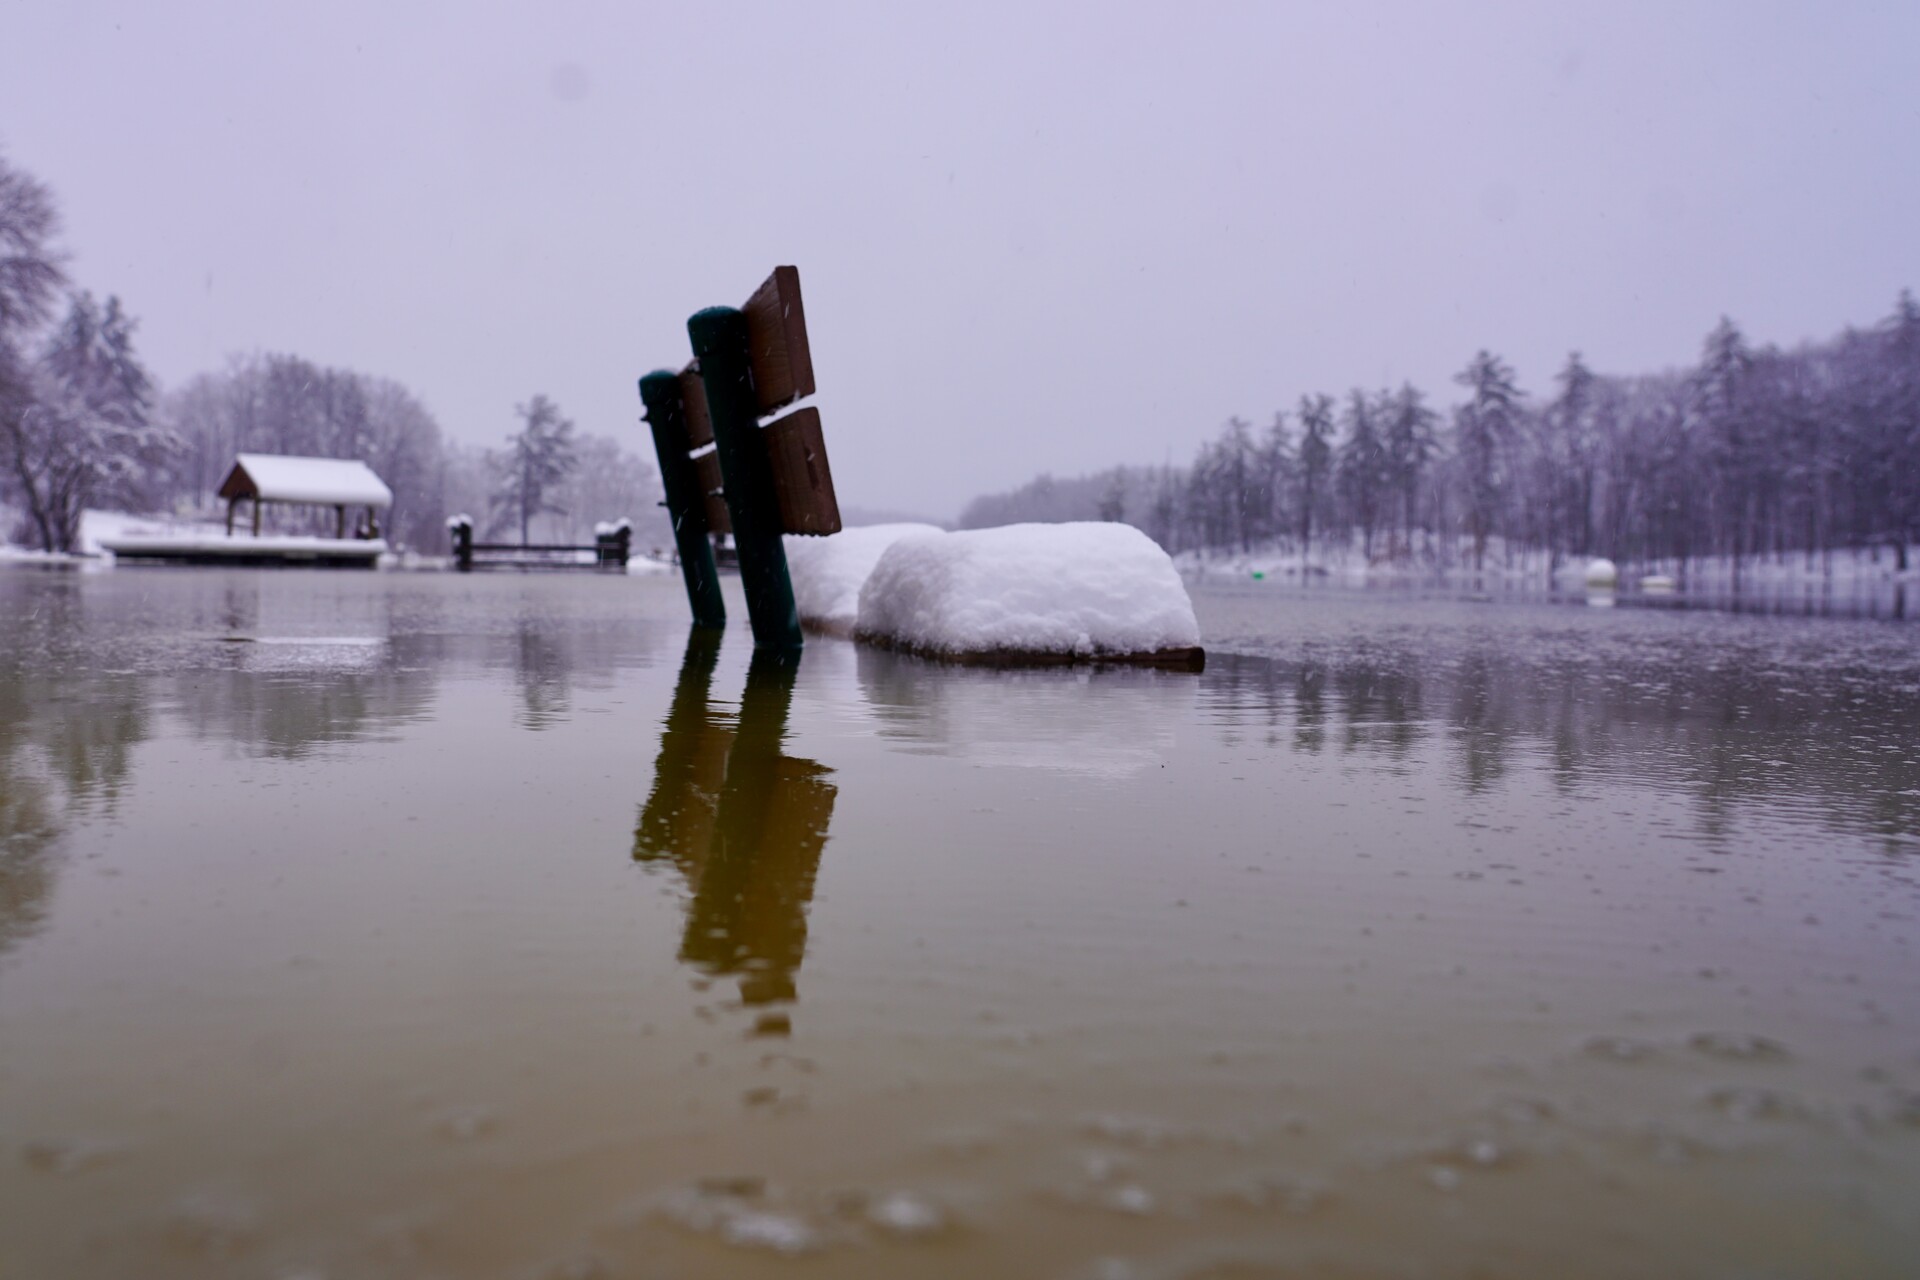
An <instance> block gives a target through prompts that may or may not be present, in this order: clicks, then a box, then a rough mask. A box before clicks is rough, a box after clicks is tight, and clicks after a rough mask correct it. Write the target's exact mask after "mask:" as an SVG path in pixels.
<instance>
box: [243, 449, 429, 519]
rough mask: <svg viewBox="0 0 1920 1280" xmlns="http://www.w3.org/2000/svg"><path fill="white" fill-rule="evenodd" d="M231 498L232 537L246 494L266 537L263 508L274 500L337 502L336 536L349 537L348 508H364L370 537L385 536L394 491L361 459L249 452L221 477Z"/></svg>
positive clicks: (312, 503)
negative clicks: (383, 523) (384, 518)
mask: <svg viewBox="0 0 1920 1280" xmlns="http://www.w3.org/2000/svg"><path fill="white" fill-rule="evenodd" d="M220 496H221V497H222V498H225V499H226V501H227V536H228V537H232V536H233V514H234V511H235V509H236V508H237V507H238V506H239V505H240V502H241V500H242V499H246V500H248V501H250V502H252V503H253V536H254V537H256V538H257V537H259V536H260V508H261V506H262V504H264V503H268V502H280V503H288V504H298V505H302V506H318V507H332V508H333V510H334V536H335V537H336V538H344V537H346V536H347V508H348V507H364V508H366V512H367V523H366V526H365V536H366V537H368V538H378V537H379V536H380V517H379V513H380V512H382V511H385V510H386V509H387V508H388V507H391V506H392V505H393V490H391V489H389V488H387V484H386V481H384V480H382V479H381V478H380V477H379V476H377V475H375V474H374V472H373V468H372V467H369V466H368V465H367V464H366V463H364V462H361V461H360V460H359V459H357V458H298V457H291V456H287V455H283V454H272V453H243V454H240V455H239V456H238V457H237V458H236V459H235V460H234V464H233V470H232V471H229V472H228V473H227V478H226V479H225V480H224V481H222V482H221V485H220Z"/></svg>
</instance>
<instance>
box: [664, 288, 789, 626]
mask: <svg viewBox="0 0 1920 1280" xmlns="http://www.w3.org/2000/svg"><path fill="white" fill-rule="evenodd" d="M687 334H688V336H689V337H691V338H692V339H693V354H694V358H695V359H697V360H698V361H699V362H700V380H701V382H702V383H703V384H705V386H706V389H707V410H708V412H709V413H710V414H711V415H712V417H713V440H714V444H715V445H716V446H718V450H719V454H720V474H721V476H722V478H723V479H724V480H725V482H726V495H727V511H728V514H730V515H731V516H732V517H733V543H734V546H735V547H736V548H737V549H738V551H739V553H740V583H741V585H742V586H743V587H745V588H746V592H747V615H748V617H749V618H750V619H751V620H752V622H753V645H754V647H755V648H756V649H798V648H799V647H800V645H801V636H800V613H799V610H797V609H796V608H795V607H794V603H793V582H792V581H791V580H790V579H789V578H788V577H787V552H786V548H785V547H783V546H782V545H781V543H780V532H781V530H780V508H779V505H778V500H777V499H776V498H775V496H774V491H773V470H772V468H771V466H770V465H769V464H768V462H767V452H766V448H765V446H764V442H763V441H762V440H761V438H760V411H759V404H758V401H756V400H755V398H754V394H753V374H752V372H751V371H750V369H749V366H748V363H747V351H748V348H747V317H746V316H745V314H744V313H742V312H740V311H737V310H735V309H734V308H732V307H708V308H707V309H706V310H705V311H699V312H695V313H694V315H693V316H692V318H691V319H689V320H688V321H687Z"/></svg>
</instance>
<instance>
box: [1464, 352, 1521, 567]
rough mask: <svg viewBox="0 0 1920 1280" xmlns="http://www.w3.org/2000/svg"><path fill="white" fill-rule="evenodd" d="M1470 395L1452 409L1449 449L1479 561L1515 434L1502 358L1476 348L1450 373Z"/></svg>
mask: <svg viewBox="0 0 1920 1280" xmlns="http://www.w3.org/2000/svg"><path fill="white" fill-rule="evenodd" d="M1454 381H1455V382H1458V383H1459V384H1460V385H1462V386H1464V387H1466V388H1467V389H1468V390H1469V391H1470V392H1472V399H1470V400H1469V401H1468V402H1467V403H1466V404H1464V405H1461V406H1460V407H1459V408H1458V409H1456V410H1455V411H1454V418H1453V422H1454V454H1455V457H1456V459H1457V461H1458V465H1459V468H1460V475H1461V487H1462V489H1463V493H1462V495H1461V496H1462V497H1463V498H1464V500H1465V508H1466V520H1467V532H1468V534H1469V535H1471V537H1472V538H1473V567H1474V568H1475V569H1476V570H1478V569H1481V568H1484V567H1485V564H1486V554H1487V539H1488V538H1489V537H1491V536H1492V534H1493V533H1494V531H1495V530H1496V529H1497V528H1499V527H1500V520H1501V516H1502V515H1503V514H1504V510H1503V508H1504V505H1505V501H1506V497H1507V460H1508V455H1509V453H1510V451H1511V450H1512V447H1513V445H1514V442H1515V438H1516V436H1517V435H1518V431H1519V423H1520V391H1519V388H1518V387H1517V386H1516V385H1515V384H1514V377H1513V370H1512V369H1511V368H1509V367H1508V365H1507V364H1506V362H1505V361H1503V360H1501V359H1500V358H1499V357H1498V356H1496V355H1494V354H1493V353H1491V352H1489V351H1485V350H1482V351H1480V352H1479V353H1478V354H1476V355H1475V356H1474V357H1473V360H1472V361H1471V362H1470V363H1468V365H1467V367H1466V368H1465V369H1464V370H1462V371H1461V372H1460V373H1459V374H1458V375H1457V376H1456V377H1455V378H1454Z"/></svg>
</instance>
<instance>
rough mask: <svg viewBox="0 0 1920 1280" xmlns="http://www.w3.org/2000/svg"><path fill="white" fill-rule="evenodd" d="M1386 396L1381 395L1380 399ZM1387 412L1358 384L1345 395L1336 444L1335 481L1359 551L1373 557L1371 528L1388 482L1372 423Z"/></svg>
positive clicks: (1376, 521)
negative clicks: (1341, 434) (1342, 433)
mask: <svg viewBox="0 0 1920 1280" xmlns="http://www.w3.org/2000/svg"><path fill="white" fill-rule="evenodd" d="M1386 399H1387V397H1386V396H1385V395H1384V393H1383V394H1382V397H1381V400H1382V401H1386ZM1388 412H1390V405H1389V404H1387V403H1374V402H1369V401H1368V399H1367V397H1366V394H1365V393H1364V392H1362V391H1361V390H1360V389H1359V388H1358V387H1356V388H1354V390H1353V392H1352V393H1351V394H1350V395H1349V396H1348V398H1347V413H1346V419H1347V438H1346V440H1345V442H1344V443H1342V444H1341V446H1340V452H1339V460H1338V463H1337V478H1336V483H1337V484H1338V486H1339V489H1340V497H1341V501H1342V503H1343V504H1344V505H1345V507H1346V510H1347V513H1348V514H1349V516H1350V517H1351V518H1352V520H1353V523H1354V524H1356V525H1358V526H1359V527H1360V548H1361V554H1362V555H1363V556H1365V557H1366V559H1367V560H1368V561H1372V559H1373V531H1374V529H1375V528H1376V527H1377V526H1378V525H1379V523H1380V516H1381V513H1382V510H1383V508H1384V506H1385V499H1386V494H1387V489H1388V483H1389V468H1388V463H1387V449H1386V444H1385V442H1384V441H1383V440H1382V439H1381V437H1380V431H1379V429H1378V427H1377V425H1376V423H1377V421H1378V419H1379V418H1381V417H1384V416H1385V415H1386V414H1387V413H1388Z"/></svg>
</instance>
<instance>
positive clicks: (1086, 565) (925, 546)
mask: <svg viewBox="0 0 1920 1280" xmlns="http://www.w3.org/2000/svg"><path fill="white" fill-rule="evenodd" d="M687 334H688V337H689V338H690V339H691V340H692V346H693V356H694V358H693V362H692V363H691V364H689V365H687V366H686V367H685V368H684V369H681V370H680V371H678V372H675V371H672V370H666V369H661V370H656V371H655V372H653V373H649V374H647V375H646V376H645V377H643V378H641V379H640V399H641V401H642V403H643V404H644V405H645V406H646V415H645V417H646V422H647V424H648V425H649V427H650V428H651V430H652V434H653V443H654V451H655V454H656V455H657V456H658V459H659V463H660V476H661V481H662V485H663V487H664V489H665V490H666V502H665V505H666V507H667V512H668V516H669V518H670V519H671V521H672V524H673V531H674V542H675V545H676V547H677V549H678V551H679V557H680V568H681V573H682V576H683V577H684V579H685V584H686V590H687V600H688V603H689V605H690V606H691V608H692V610H693V619H694V625H695V626H696V627H722V626H725V625H726V606H725V604H724V602H723V601H722V599H721V595H720V583H719V574H718V569H717V566H716V564H715V559H714V548H713V543H712V539H713V536H714V535H720V534H731V535H732V537H733V541H734V547H735V551H736V554H737V556H738V558H739V565H740V577H741V584H742V586H743V587H744V588H745V593H746V597H747V612H748V615H749V618H750V620H751V623H752V627H753V642H754V647H755V648H756V649H762V650H787V651H796V650H798V649H799V648H800V647H801V644H802V630H801V616H800V612H799V610H798V608H797V607H796V603H795V597H794V588H793V580H792V577H791V575H790V572H789V566H788V559H787V551H786V546H785V543H784V542H783V537H784V536H790V535H799V536H805V537H826V536H827V535H831V534H835V533H838V532H840V528H841V520H840V508H839V505H838V502H837V500H836V498H835V496H834V490H833V476H832V472H831V470H830V469H829V467H828V465H827V452H826V442H825V440H824V438H823V435H822V432H821V427H820V415H819V413H818V411H817V410H815V409H814V408H813V407H812V406H810V405H808V406H803V407H801V408H797V409H795V408H792V407H791V406H793V405H794V404H796V403H797V402H799V401H801V400H804V399H806V398H807V397H809V396H811V395H813V394H814V391H815V383H814V374H813V357H812V349H811V346H810V344H809V342H808V339H807V323H806V310H805V308H804V306H803V305H802V303H801V299H800V273H799V271H798V270H797V269H796V268H794V267H791V266H781V267H776V268H775V269H774V272H773V274H772V275H771V276H769V277H768V278H767V279H766V281H765V282H764V283H763V284H761V286H760V287H759V288H758V289H756V290H754V292H753V294H752V296H751V297H749V298H748V299H747V302H746V305H745V306H744V307H739V308H734V307H709V308H707V309H706V310H704V311H700V312H696V313H695V314H694V315H693V316H692V317H691V318H689V319H688V321H687ZM782 410H787V412H785V413H784V414H782V413H781V411H782ZM763 424H764V425H763ZM870 532H875V533H877V532H879V531H877V530H874V531H870ZM841 541H842V540H841V539H833V540H832V541H830V542H827V543H823V544H821V547H820V550H821V551H822V552H831V554H825V555H822V556H818V557H816V556H813V555H808V556H806V557H805V558H804V559H805V562H806V567H807V568H808V569H809V570H810V571H811V572H813V573H814V574H815V575H817V576H822V577H830V576H832V575H834V574H845V573H847V572H848V570H849V569H850V568H852V567H853V566H855V565H858V566H859V569H858V571H859V572H860V573H861V576H863V577H865V576H866V571H870V572H871V577H870V579H868V581H869V583H870V584H872V585H877V586H878V587H879V588H880V589H879V590H877V591H872V592H869V591H867V590H864V589H863V588H861V587H860V586H858V585H854V587H853V594H854V595H856V596H858V598H859V599H860V609H859V619H858V621H857V624H856V625H855V626H853V627H852V629H851V630H852V635H853V637H854V638H855V639H856V640H860V641H864V642H866V643H870V644H875V645H880V646H884V647H888V648H894V649H900V650H903V651H906V652H910V653H916V654H920V655H922V656H926V657H933V658H938V659H942V660H945V661H955V662H968V663H989V664H994V665H1034V664H1051V663H1081V662H1091V663H1125V664H1145V665H1152V666H1159V667H1170V668H1175V669H1182V670H1199V669H1200V668H1201V666H1202V665H1203V664H1204V661H1205V653H1204V651H1203V650H1202V649H1201V648H1200V644H1199V639H1200V636H1199V628H1198V625H1197V623H1196V622H1195V620H1194V614H1193V606H1192V603H1191V601H1190V600H1189V599H1188V598H1187V594H1186V589H1185V586H1184V585H1183V584H1182V583H1181V581H1180V577H1179V574H1178V572H1177V571H1176V570H1175V569H1174V567H1173V562H1172V561H1171V560H1170V559H1169V558H1168V557H1167V555H1166V553H1165V551H1163V550H1161V548H1160V547H1159V546H1158V545H1156V544H1155V543H1153V542H1152V540H1151V539H1149V538H1148V537H1147V536H1146V535H1145V534H1144V533H1141V532H1140V531H1139V530H1138V529H1135V528H1133V527H1132V526H1130V525H1123V524H1079V525H1024V526H1012V527H1009V528H1004V529H990V530H978V531H973V532H965V533H945V532H942V531H939V530H935V529H931V528H927V529H924V530H922V531H919V532H917V533H915V534H913V535H912V536H908V537H903V538H901V539H900V540H899V541H898V542H896V543H894V544H893V545H889V546H886V547H884V549H878V548H876V549H875V550H877V554H878V555H879V559H878V561H877V563H876V562H873V561H872V560H870V559H866V558H864V557H863V555H862V554H860V553H859V552H856V550H855V548H854V547H853V546H851V545H849V546H847V547H844V548H843V547H841V546H839V545H838V544H839V543H840V542H841ZM861 546H862V550H864V549H866V544H865V543H864V542H863V543H862V544H861ZM842 552H845V553H846V554H841V553H842ZM795 554H796V555H798V554H799V552H798V551H797V550H796V552H795ZM809 585H813V586H817V585H820V584H809ZM832 585H834V586H835V587H836V588H838V589H836V590H833V591H831V592H829V594H832V595H835V596H839V597H844V596H845V595H847V594H848V593H847V591H846V590H845V589H844V585H843V584H838V583H835V584H832ZM870 597H871V598H870ZM869 604H871V605H872V606H873V607H872V608H871V609H869Z"/></svg>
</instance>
